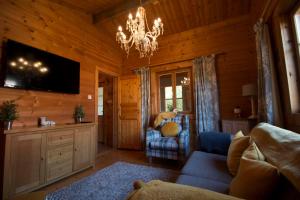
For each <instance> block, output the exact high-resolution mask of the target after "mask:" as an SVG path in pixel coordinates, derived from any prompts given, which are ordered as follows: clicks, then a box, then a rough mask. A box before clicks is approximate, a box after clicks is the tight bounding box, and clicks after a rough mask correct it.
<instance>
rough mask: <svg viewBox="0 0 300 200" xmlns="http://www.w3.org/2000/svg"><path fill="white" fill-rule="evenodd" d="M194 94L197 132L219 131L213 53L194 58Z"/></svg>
mask: <svg viewBox="0 0 300 200" xmlns="http://www.w3.org/2000/svg"><path fill="white" fill-rule="evenodd" d="M193 70H194V90H195V91H194V96H195V107H196V109H195V110H196V128H197V134H200V133H201V132H207V131H219V120H220V111H219V97H218V96H219V93H218V84H217V76H216V67H215V55H210V56H202V57H199V58H196V59H194V61H193Z"/></svg>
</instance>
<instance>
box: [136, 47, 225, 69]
mask: <svg viewBox="0 0 300 200" xmlns="http://www.w3.org/2000/svg"><path fill="white" fill-rule="evenodd" d="M225 54H226V53H225V52H224V51H222V52H217V53H212V54H209V55H201V56H210V55H215V56H220V55H225ZM201 56H197V57H201ZM195 58H196V57H194V58H189V59H183V60H176V61H172V62H164V63H158V64H152V65H147V66H148V67H156V66H160V65H167V64H174V63H180V62H185V61H191V60H194V59H195ZM143 67H145V66H143ZM138 68H141V67H137V68H135V69H131V71H134V70H136V69H138Z"/></svg>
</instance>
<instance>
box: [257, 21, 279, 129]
mask: <svg viewBox="0 0 300 200" xmlns="http://www.w3.org/2000/svg"><path fill="white" fill-rule="evenodd" d="M254 31H255V33H256V52H257V62H258V63H257V66H258V119H259V121H261V122H262V121H264V122H267V123H269V124H273V125H277V126H281V125H282V118H281V116H282V115H281V110H280V99H279V94H278V84H277V78H276V72H275V67H274V60H273V53H272V47H271V40H270V33H269V28H268V25H267V24H266V23H264V22H263V21H262V19H260V20H259V21H258V22H257V23H256V24H255V26H254Z"/></svg>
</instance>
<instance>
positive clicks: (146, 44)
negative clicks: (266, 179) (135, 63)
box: [116, 6, 164, 58]
mask: <svg viewBox="0 0 300 200" xmlns="http://www.w3.org/2000/svg"><path fill="white" fill-rule="evenodd" d="M126 30H128V31H129V32H130V37H129V39H127V37H126V35H125V33H124V32H123V29H122V27H121V26H119V28H118V32H117V34H116V41H117V42H118V43H119V44H120V45H121V48H122V49H124V50H125V51H126V53H127V56H128V55H129V50H130V48H131V47H132V46H133V45H135V49H136V50H138V51H139V53H140V58H144V57H148V58H150V57H151V56H153V52H154V51H156V50H157V47H158V43H157V37H158V36H160V35H162V34H163V31H164V28H163V23H162V21H161V19H160V18H157V19H156V20H154V24H153V26H152V31H150V29H149V27H148V23H147V18H146V11H145V9H144V8H143V7H142V6H140V7H139V8H138V10H137V12H136V17H135V19H133V16H132V14H131V13H130V14H129V16H128V19H127V23H126Z"/></svg>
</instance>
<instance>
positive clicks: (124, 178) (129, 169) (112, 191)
mask: <svg viewBox="0 0 300 200" xmlns="http://www.w3.org/2000/svg"><path fill="white" fill-rule="evenodd" d="M177 176H178V173H176V172H175V171H172V170H166V169H160V168H154V167H148V166H144V165H136V164H130V163H126V162H117V163H115V164H113V165H111V166H108V167H106V168H104V169H102V170H100V171H98V172H96V173H95V174H93V175H91V176H88V177H86V178H83V179H81V180H79V181H77V182H75V183H73V184H71V185H70V186H68V187H65V188H62V189H60V190H57V191H55V192H53V193H50V194H48V195H47V197H46V200H102V199H103V200H123V199H125V198H126V197H127V195H128V194H129V192H131V191H132V190H133V186H132V183H133V182H134V181H135V180H143V181H145V182H148V181H150V180H154V179H159V180H164V181H170V182H173V181H174V180H175V179H176V178H177Z"/></svg>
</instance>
